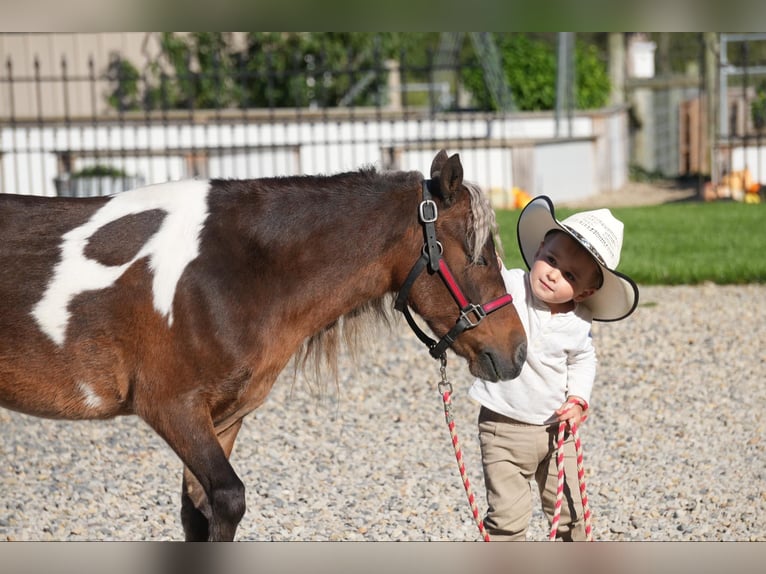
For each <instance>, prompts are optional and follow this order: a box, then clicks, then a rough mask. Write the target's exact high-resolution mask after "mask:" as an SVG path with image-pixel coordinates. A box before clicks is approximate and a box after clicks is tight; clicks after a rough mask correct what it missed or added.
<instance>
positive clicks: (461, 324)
mask: <svg viewBox="0 0 766 574" xmlns="http://www.w3.org/2000/svg"><path fill="white" fill-rule="evenodd" d="M430 181H431V180H424V181H423V201H421V202H420V206H419V207H418V216H419V218H420V223H421V224H422V225H423V236H424V242H423V251H422V253H421V255H420V257H419V258H418V260H417V261H416V262H415V265H413V266H412V269H411V270H410V273H409V275H408V276H407V279H405V281H404V284H403V285H402V288H401V289H400V290H399V294H398V295H397V297H396V302H395V303H394V308H395V309H397V310H398V311H401V312H402V313H403V314H404V317H405V319H407V323H408V324H409V326H410V328H411V329H412V330H413V331H414V332H415V335H417V337H418V339H420V340H421V342H423V343H425V345H426V346H427V347H428V349H429V352H430V354H431V356H432V357H434V358H435V359H440V358H442V357H444V353H445V352H446V351H447V348H448V347H450V346H451V345H452V343H454V342H455V339H456V338H457V337H458V335H460V333H462V332H463V331H467V330H469V329H473V328H474V327H476V326H478V325H479V323H481V322H482V321H483V320H484V318H485V317H486V316H487V315H489V314H490V313H493V312H495V311H497V310H498V309H500V308H501V307H505V306H506V305H508V303H511V302H512V301H513V297H512V296H511V295H510V294H509V293H506V294H505V295H502V296H500V297H498V298H497V299H493V300H492V301H490V302H489V303H485V304H484V305H477V304H474V303H470V302H469V301H468V299H467V298H466V297H465V295H463V292H462V291H461V290H460V286H458V284H457V281H455V276H454V275H453V274H452V271H450V268H449V267H448V266H447V262H446V261H444V259H443V258H442V251H443V248H442V244H441V243H439V242H438V241H437V240H436V226H435V225H434V223H435V222H436V219H437V218H438V216H439V210H438V209H437V207H436V203H435V202H434V200H433V199H432V196H431V192H430V191H429V189H428V186H429V182H430ZM426 268H428V273H429V274H431V275H433V274H434V273H438V274H439V277H441V279H442V281H443V282H444V285H445V286H446V287H447V290H448V291H449V292H450V294H451V295H452V298H453V299H455V302H456V303H457V304H458V307H460V315H459V316H458V318H457V321H456V322H455V326H454V327H452V329H450V331H449V332H448V333H447V334H446V335H444V336H443V337H442V338H441V339H439V341H438V342H436V341H434V340H433V339H432V338H431V337H429V336H428V335H426V334H425V333H424V332H423V330H422V329H421V328H420V327H419V326H418V324H417V323H415V320H414V319H413V317H412V314H411V313H410V310H409V307H408V306H407V297H408V296H409V294H410V289H411V288H412V285H413V283H415V280H416V279H417V278H418V276H419V275H420V274H421V273H422V272H423V270H424V269H426Z"/></svg>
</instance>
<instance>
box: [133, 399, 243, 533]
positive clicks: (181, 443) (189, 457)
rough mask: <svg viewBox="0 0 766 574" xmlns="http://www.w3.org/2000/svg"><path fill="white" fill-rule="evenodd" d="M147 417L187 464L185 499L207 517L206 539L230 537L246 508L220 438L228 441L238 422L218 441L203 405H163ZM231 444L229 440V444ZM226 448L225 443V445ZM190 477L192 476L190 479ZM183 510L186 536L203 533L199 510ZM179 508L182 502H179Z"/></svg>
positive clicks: (238, 482)
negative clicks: (192, 409)
mask: <svg viewBox="0 0 766 574" xmlns="http://www.w3.org/2000/svg"><path fill="white" fill-rule="evenodd" d="M146 420H147V422H149V424H150V425H151V426H152V427H153V428H154V429H155V430H156V431H157V433H158V434H159V435H160V436H162V437H163V438H164V439H165V440H166V441H167V443H168V444H169V445H170V447H171V448H172V449H173V450H174V451H175V452H176V454H177V455H178V457H179V458H180V459H181V461H182V462H183V463H184V465H185V467H186V468H187V469H188V473H186V474H185V477H186V478H187V479H188V480H186V481H185V482H186V487H187V489H186V490H185V491H184V492H186V493H188V494H189V497H190V499H191V500H190V502H191V503H192V504H193V506H194V507H195V508H196V509H197V510H199V511H200V513H201V516H202V517H204V518H205V519H206V520H207V524H208V528H207V531H208V532H207V540H211V541H213V540H224V541H230V540H234V534H235V533H236V531H237V525H239V522H240V520H242V516H243V515H244V514H245V485H244V484H243V483H242V481H241V480H240V479H239V477H238V476H237V473H236V472H234V469H233V468H232V467H231V464H229V460H228V457H227V453H226V452H225V450H224V447H223V446H222V443H224V444H225V443H227V442H231V443H232V444H233V437H230V436H229V435H232V434H233V435H234V436H236V430H238V427H239V425H238V424H237V425H234V427H232V430H231V432H230V431H229V430H227V431H225V432H224V433H223V435H222V438H226V440H221V441H220V442H219V438H218V436H216V432H215V430H214V429H213V423H212V421H211V419H210V415H209V413H207V412H206V411H201V410H196V411H190V410H189V409H188V405H186V408H181V407H180V405H179V408H178V409H177V410H176V409H173V408H172V407H168V405H164V411H163V412H162V413H161V414H160V415H159V416H153V417H147V418H146ZM229 446H230V445H229ZM230 450H231V448H229V451H230ZM191 477H193V478H194V480H191ZM185 504H186V505H187V506H186V510H185V511H182V512H184V513H185V514H186V516H187V520H189V527H190V531H189V532H188V533H187V536H190V538H196V537H197V536H200V535H201V534H202V533H203V523H202V521H201V518H200V514H197V513H191V512H190V511H189V506H188V502H187V503H185ZM182 508H183V506H182Z"/></svg>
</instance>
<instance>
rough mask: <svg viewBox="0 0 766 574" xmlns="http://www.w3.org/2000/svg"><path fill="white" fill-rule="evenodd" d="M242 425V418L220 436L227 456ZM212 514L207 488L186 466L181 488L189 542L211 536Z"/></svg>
mask: <svg viewBox="0 0 766 574" xmlns="http://www.w3.org/2000/svg"><path fill="white" fill-rule="evenodd" d="M241 426H242V419H240V420H239V421H237V422H236V423H235V424H234V425H232V426H230V427H229V428H228V429H226V430H225V431H224V432H223V433H222V434H220V435H219V436H218V440H219V443H220V444H221V447H222V448H223V450H224V453H225V454H226V457H227V458H228V457H229V456H231V450H232V448H233V447H234V440H235V439H236V438H237V433H238V432H239V429H240V427H241ZM211 515H212V509H211V508H210V503H209V502H208V499H207V495H206V494H205V490H204V489H203V488H202V485H201V484H200V482H199V481H198V480H197V479H196V478H195V476H194V474H192V472H191V471H190V470H189V467H187V466H184V472H183V486H182V489H181V523H182V524H183V527H184V534H185V535H186V540H187V542H192V541H204V540H207V539H208V538H209V536H210V524H209V521H208V518H207V517H208V516H211Z"/></svg>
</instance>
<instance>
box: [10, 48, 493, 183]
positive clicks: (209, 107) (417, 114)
mask: <svg viewBox="0 0 766 574" xmlns="http://www.w3.org/2000/svg"><path fill="white" fill-rule="evenodd" d="M291 62H292V63H294V64H295V65H294V66H289V65H287V64H290V63H291ZM460 65H462V64H461V63H458V64H456V65H454V66H452V67H439V66H438V65H437V64H436V63H435V62H434V61H433V60H429V61H428V62H427V63H426V65H421V66H415V65H410V66H408V65H407V60H406V58H401V59H398V60H382V59H378V60H374V61H372V63H371V64H369V65H368V66H367V67H360V68H353V69H352V68H348V69H341V70H333V69H331V68H329V67H327V66H326V65H320V63H318V62H311V61H309V62H307V61H306V59H305V58H303V59H301V57H300V55H299V54H298V55H295V56H291V57H289V58H286V59H285V60H284V61H283V62H281V63H279V64H278V63H276V62H274V61H270V60H268V59H267V60H265V61H264V67H263V69H260V70H259V69H254V68H253V67H252V66H246V65H244V63H240V65H239V66H237V67H231V66H228V67H225V68H224V67H222V66H215V65H213V66H211V67H210V68H209V69H208V70H206V71H197V72H191V71H189V72H188V73H186V74H184V75H182V76H178V75H176V76H172V75H169V74H167V73H165V72H163V71H157V70H156V69H155V70H154V71H153V72H151V73H150V72H149V71H147V70H150V69H152V68H148V69H147V70H144V71H142V72H138V71H137V70H136V68H135V67H133V65H132V64H130V63H129V62H127V61H125V60H120V59H117V58H115V59H112V61H111V62H110V64H109V65H108V67H107V69H105V70H97V69H96V66H95V64H94V61H93V59H92V58H90V59H89V61H88V64H87V71H86V73H81V74H73V73H70V71H69V68H70V65H69V62H68V61H67V59H66V58H65V57H62V58H61V60H60V66H59V69H58V71H57V73H50V71H49V72H48V73H46V74H43V73H41V67H40V63H39V61H38V59H37V58H35V59H34V60H33V63H32V69H31V70H21V69H19V67H18V66H17V65H16V64H15V63H14V61H13V60H12V59H11V58H9V59H8V60H7V61H6V62H5V66H4V73H3V74H2V75H0V120H1V121H2V127H0V185H1V186H2V188H0V191H2V192H6V193H31V194H46V195H51V194H53V193H56V194H58V195H100V194H106V193H112V192H114V191H118V190H120V189H123V188H129V187H134V186H136V185H140V184H144V183H152V182H158V181H166V180H169V179H178V178H183V177H256V176H269V175H288V174H293V173H301V172H306V171H334V170H336V169H345V168H355V167H358V165H359V164H360V163H365V162H369V163H378V164H380V165H382V166H383V167H399V166H398V165H397V164H398V162H397V154H398V153H399V152H398V151H397V150H400V149H401V148H402V146H404V145H406V146H408V147H413V146H417V145H419V144H422V143H424V142H430V143H434V142H435V141H436V140H441V141H442V142H443V143H444V145H451V146H452V147H464V146H465V145H472V142H473V145H475V144H476V142H477V140H480V139H485V138H486V136H487V134H486V129H483V128H480V129H478V130H477V129H475V126H474V129H470V128H469V129H462V128H460V127H455V124H458V125H459V124H463V125H465V126H471V125H472V124H475V123H476V122H477V121H479V122H480V123H481V122H486V118H487V117H488V116H492V115H493V114H491V113H487V112H479V111H476V110H472V109H470V106H471V104H470V102H471V97H470V95H469V94H467V93H465V92H462V93H461V91H460V90H461V82H460Z"/></svg>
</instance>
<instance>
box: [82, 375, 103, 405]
mask: <svg viewBox="0 0 766 574" xmlns="http://www.w3.org/2000/svg"><path fill="white" fill-rule="evenodd" d="M77 388H78V389H79V391H80V394H82V397H83V403H84V404H85V406H86V407H88V408H90V409H99V408H100V407H101V404H102V401H101V397H99V396H98V395H97V394H96V393H95V391H94V390H93V388H92V387H91V386H90V385H89V384H88V383H85V382H83V381H79V382H78V383H77Z"/></svg>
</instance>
